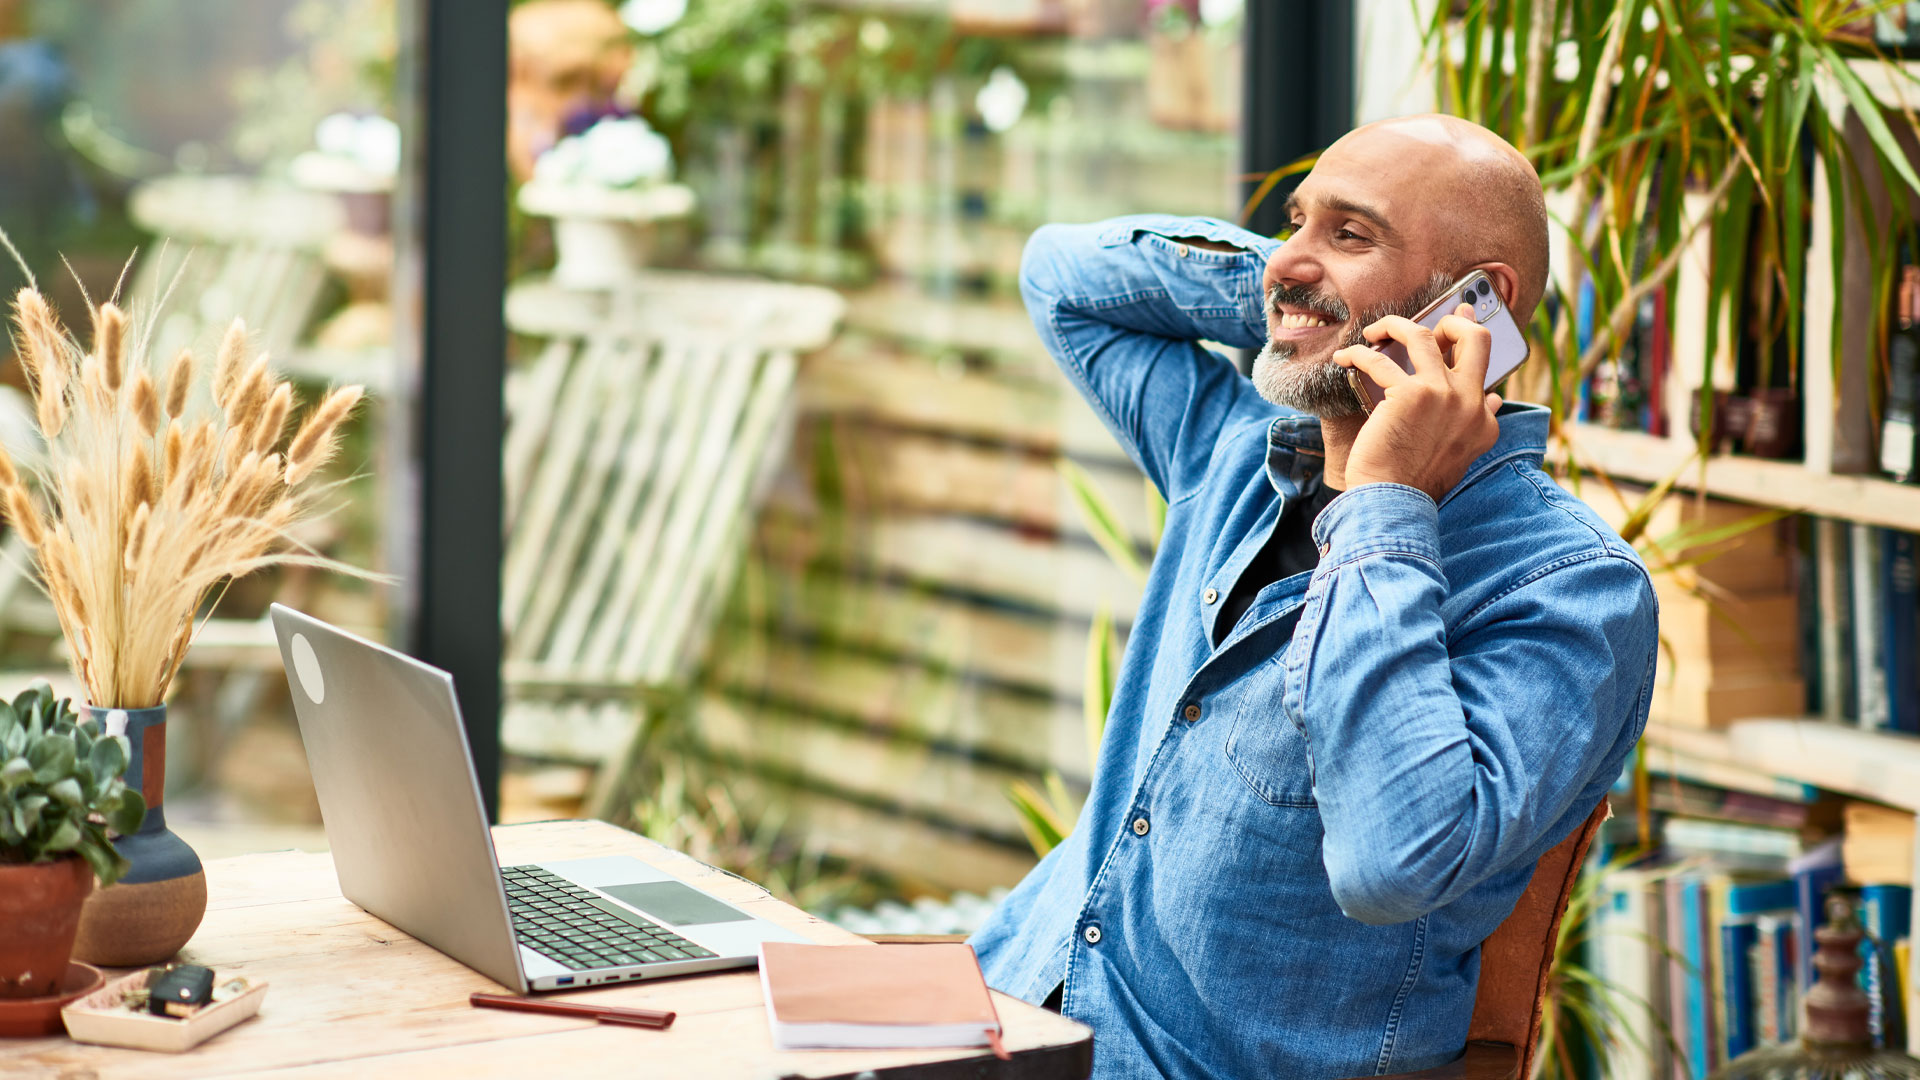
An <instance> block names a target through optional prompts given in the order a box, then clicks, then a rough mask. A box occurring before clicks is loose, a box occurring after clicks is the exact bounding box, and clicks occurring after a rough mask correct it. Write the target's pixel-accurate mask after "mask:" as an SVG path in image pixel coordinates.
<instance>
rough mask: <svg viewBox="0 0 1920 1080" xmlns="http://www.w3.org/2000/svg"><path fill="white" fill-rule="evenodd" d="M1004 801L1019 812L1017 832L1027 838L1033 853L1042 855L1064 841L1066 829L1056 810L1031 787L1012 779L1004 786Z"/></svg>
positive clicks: (1044, 797) (1022, 781) (1067, 826)
mask: <svg viewBox="0 0 1920 1080" xmlns="http://www.w3.org/2000/svg"><path fill="white" fill-rule="evenodd" d="M1007 800H1008V801H1009V802H1011V803H1013V808H1014V809H1015V810H1017V811H1019V813H1020V831H1021V832H1023V833H1025V834H1026V836H1027V843H1028V844H1030V845H1032V847H1033V853H1034V854H1036V855H1040V856H1045V855H1046V853H1047V852H1049V851H1052V850H1053V849H1054V848H1056V847H1059V846H1060V841H1062V840H1064V839H1066V837H1067V831H1068V830H1069V828H1071V826H1069V825H1068V824H1067V823H1066V821H1065V820H1064V819H1063V817H1062V814H1061V811H1060V809H1059V808H1057V807H1055V806H1053V805H1052V804H1051V803H1049V802H1048V801H1047V798H1046V796H1044V795H1042V794H1040V792H1039V790H1038V789H1036V788H1035V787H1034V786H1033V785H1032V784H1030V783H1028V782H1027V781H1025V780H1015V781H1014V782H1013V783H1011V784H1008V785H1007Z"/></svg>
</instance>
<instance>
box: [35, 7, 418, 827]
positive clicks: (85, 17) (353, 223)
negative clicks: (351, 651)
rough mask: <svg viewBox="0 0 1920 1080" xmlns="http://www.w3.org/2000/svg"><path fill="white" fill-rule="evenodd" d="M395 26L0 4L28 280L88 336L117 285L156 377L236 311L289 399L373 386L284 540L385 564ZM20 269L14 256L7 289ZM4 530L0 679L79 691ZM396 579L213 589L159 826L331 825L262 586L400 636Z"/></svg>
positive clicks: (196, 407) (303, 16) (139, 354)
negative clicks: (340, 386)
mask: <svg viewBox="0 0 1920 1080" xmlns="http://www.w3.org/2000/svg"><path fill="white" fill-rule="evenodd" d="M399 37H400V35H399V32H398V22H397V15H396V11H395V3H394V0H201V2H196V3H192V4H180V3H175V2H171V0H112V2H108V0H0V228H4V229H5V230H6V233H7V235H8V236H9V237H10V238H11V239H12V241H13V244H14V245H15V246H16V247H17V248H18V251H19V254H20V257H21V259H22V260H23V261H24V262H25V264H26V266H27V267H29V268H30V269H31V272H32V274H33V276H34V278H35V279H36V281H37V283H38V285H39V288H40V290H41V291H42V292H43V293H44V295H45V296H46V298H47V299H48V301H49V302H50V303H51V304H52V306H53V308H54V309H55V311H56V312H57V313H58V315H59V316H60V317H61V318H62V319H63V320H64V322H65V323H66V324H68V325H69V326H70V327H71V329H72V330H73V332H74V333H75V334H76V335H77V336H78V337H79V339H80V340H81V341H83V342H85V341H88V340H89V339H90V335H91V318H90V316H89V301H91V302H93V303H99V302H101V301H104V300H107V299H109V298H117V300H118V302H119V304H120V305H121V306H122V307H124V308H125V309H127V310H128V311H129V312H130V313H131V315H132V317H133V327H134V333H133V335H132V338H131V340H132V341H133V342H134V343H135V349H134V351H133V357H134V359H135V360H136V361H140V362H144V363H146V364H147V365H148V366H149V367H150V368H151V369H152V370H153V372H154V374H155V376H156V377H157V378H158V377H160V376H161V373H162V372H164V371H165V370H166V368H167V365H168V363H169V362H170V361H171V360H172V359H173V357H174V356H175V355H176V354H177V352H178V351H179V350H180V349H182V348H188V349H191V350H192V352H193V354H194V355H195V357H196V358H197V359H198V361H199V365H200V367H199V370H200V371H201V372H202V373H203V379H204V377H205V375H204V373H206V372H208V371H210V370H211V368H212V366H213V363H214V358H215V355H216V353H217V351H218V348H219V345H220V343H221V341H222V338H223V336H224V334H225V332H226V331H227V329H228V327H229V325H230V323H231V321H232V320H233V319H235V318H239V319H243V320H244V321H245V324H246V327H247V351H248V354H249V356H250V357H251V356H253V355H258V354H260V353H266V354H268V355H270V357H271V360H270V364H271V370H272V371H273V372H274V373H275V375H276V376H277V377H279V378H283V379H288V380H291V382H292V384H293V387H294V388H295V390H296V397H297V400H299V401H301V402H311V401H313V400H316V399H317V398H318V397H319V396H320V395H321V394H323V393H324V392H325V391H326V389H327V387H328V386H329V385H331V384H336V383H360V384H364V385H366V387H367V389H368V396H367V398H366V400H365V402H364V403H363V404H362V405H361V406H360V408H359V410H358V411H357V412H356V414H355V416H354V418H353V419H352V420H351V421H350V422H349V425H348V427H347V429H346V438H345V442H344V444H343V447H342V452H341V453H340V454H339V455H338V456H337V458H336V459H335V461H334V463H333V464H332V465H331V466H329V467H328V470H327V471H326V472H325V473H324V474H323V477H322V483H323V484H324V485H327V487H326V493H325V494H324V495H323V496H322V497H321V499H320V503H321V504H322V506H323V507H325V508H327V509H329V510H330V512H329V513H326V514H325V515H324V516H322V517H320V518H319V519H317V520H316V521H314V522H313V523H312V524H310V525H308V526H303V527H301V528H300V529H297V530H296V531H295V533H294V535H293V536H291V537H290V538H289V542H290V543H297V544H300V545H304V546H306V547H308V548H310V549H311V550H312V551H313V552H315V553H318V554H320V555H324V556H326V557H328V558H331V559H335V560H339V561H340V562H342V563H346V564H350V565H351V566H354V567H357V568H361V569H364V570H368V571H372V572H374V573H379V572H381V571H383V570H384V569H386V567H387V565H388V561H389V560H388V555H387V548H388V544H389V541H390V538H391V535H392V532H393V530H394V528H395V519H394V514H393V512H392V501H391V499H390V497H389V493H388V491H387V489H386V487H385V482H384V480H383V476H385V475H389V474H390V473H391V469H390V468H388V466H390V465H391V464H392V463H393V459H394V456H395V452H396V447H394V446H393V445H391V443H390V440H389V439H388V438H386V436H385V429H384V426H383V425H384V424H385V423H386V421H387V419H388V417H389V415H390V408H389V396H390V392H391V389H392V383H393V381H394V380H393V379H392V367H391V357H392V355H393V349H392V343H393V341H394V339H395V331H394V313H393V305H392V304H391V303H390V302H389V296H390V282H391V265H392V261H393V260H392V242H391V238H390V228H389V221H390V215H389V212H388V207H389V205H390V197H391V193H392V191H393V188H394V178H395V174H396V171H397V169H398V166H399V161H400V156H401V132H400V129H399V128H398V127H397V126H396V124H395V123H394V120H393V115H394V109H393V101H394V72H395V70H396V61H397V57H398V41H399ZM23 284H25V275H24V273H23V272H22V270H21V268H20V267H19V266H17V265H16V264H15V262H14V260H13V259H12V258H5V257H0V289H4V290H5V294H6V297H7V299H8V300H9V301H11V300H12V298H13V296H14V294H15V292H16V290H17V289H19V288H20V287H21V286H22V285H23ZM9 306H11V305H10V304H9ZM0 357H4V358H5V359H6V360H7V361H8V362H6V363H5V364H4V365H0V384H4V385H0V416H4V418H5V419H4V421H0V441H4V442H5V444H6V447H7V449H8V450H9V451H10V453H11V455H12V456H13V457H14V458H15V460H17V461H20V462H22V463H24V464H27V465H29V466H31V465H32V464H34V463H35V462H37V461H40V460H43V459H42V457H41V450H40V442H39V436H38V435H37V433H36V431H35V429H34V424H33V420H32V417H33V409H32V407H31V405H30V404H29V399H28V396H27V393H26V391H27V386H26V382H25V380H24V378H23V375H22V369H21V366H20V364H18V363H15V362H12V360H13V358H12V356H11V342H10V340H9V338H5V337H0ZM202 392H204V391H202ZM209 408H211V405H210V403H207V402H204V401H195V402H192V403H190V404H189V407H188V410H187V416H188V418H189V419H191V418H192V417H194V416H197V415H202V414H203V410H205V409H209ZM299 415H301V414H300V412H299V411H298V408H297V407H296V410H295V412H294V416H295V417H296V418H297V417H298V416H299ZM4 542H5V544H6V545H7V547H6V554H7V556H8V557H7V559H6V560H5V562H4V563H0V575H4V577H5V580H6V583H5V585H3V586H0V592H3V593H4V597H5V599H4V602H0V664H3V665H4V668H5V670H6V675H5V677H4V681H5V686H4V690H5V692H6V693H7V694H8V695H9V696H11V694H12V693H13V692H14V691H15V690H17V689H18V688H19V686H20V685H22V684H24V683H25V682H26V681H27V680H28V679H30V678H32V677H35V676H42V675H44V676H49V677H51V678H52V679H53V681H54V682H55V684H56V685H57V686H58V687H60V688H61V689H62V691H63V692H65V693H69V694H72V695H73V696H74V697H75V698H76V699H77V700H83V699H84V698H85V695H84V693H82V692H81V690H80V688H79V686H78V684H77V683H76V682H75V680H73V679H72V678H71V676H69V675H67V674H66V669H67V666H68V656H69V650H68V649H67V648H66V646H65V645H64V644H63V642H62V640H61V635H60V633H59V628H58V626H57V624H56V623H55V622H54V620H53V614H54V613H53V609H52V607H51V606H50V605H49V604H48V603H47V602H46V600H45V599H44V597H43V596H42V595H41V594H40V592H39V590H38V587H37V585H36V583H35V580H34V578H33V576H32V574H31V570H30V564H29V561H28V560H27V559H26V558H24V555H25V550H24V548H23V547H22V546H21V545H20V543H19V541H18V540H17V539H16V538H14V537H12V536H9V537H7V538H6V540H5V541H4ZM393 597H394V590H393V589H392V588H391V587H389V586H386V585H384V584H380V583H376V582H372V581H368V580H365V579H363V578H356V577H354V576H351V575H343V574H339V573H332V572H328V571H326V570H322V569H315V568H304V567H300V568H277V569H268V570H264V571H261V572H258V573H255V574H252V575H249V576H246V577H243V578H240V579H238V580H236V581H234V582H233V583H232V585H231V587H229V588H226V589H224V590H223V591H222V593H221V595H220V596H219V603H218V605H217V607H215V608H214V609H212V610H211V614H212V616H213V618H212V620H211V621H210V622H207V623H205V624H204V625H203V626H202V627H201V628H200V630H199V633H198V637H197V640H196V644H195V645H194V647H193V648H192V649H191V650H190V651H189V653H188V659H187V661H186V664H185V667H184V668H183V670H182V671H181V673H180V675H179V677H178V679H177V680H176V682H175V687H174V694H173V696H172V699H171V720H170V723H169V728H170V738H169V740H168V750H167V758H168V765H169V769H168V790H169V798H168V800H167V804H168V811H169V818H170V822H171V824H172V825H173V826H174V827H175V828H176V829H177V830H178V831H180V832H181V833H183V834H184V835H186V836H187V838H188V839H189V840H190V841H191V842H192V843H194V844H195V845H196V846H197V847H199V848H200V850H201V853H202V854H203V855H206V856H209V857H211V856H217V855H220V854H225V853H230V852H233V851H236V850H252V849H259V848H262V847H275V846H289V845H295V846H303V847H317V846H322V845H324V837H323V836H322V834H321V832H320V829H319V817H318V812H317V808H316V807H315V805H314V800H313V794H312V788H311V784H310V782H309V781H308V779H307V776H306V764H305V756H304V754H303V753H302V750H301V745H300V741H299V735H298V732H297V731H296V729H295V726H294V724H293V720H292V714H291V710H290V707H289V705H288V701H287V684H286V681H285V679H284V677H283V676H282V675H281V672H280V657H279V654H278V650H277V649H276V648H275V647H274V645H273V641H272V638H271V635H270V634H269V633H266V632H265V630H266V628H265V626H264V624H263V623H262V622H261V621H260V616H261V615H262V614H263V612H264V611H265V608H266V605H267V604H268V603H269V602H270V601H272V600H274V599H282V600H285V601H286V602H288V603H292V604H297V605H298V606H300V607H302V608H304V609H306V610H309V611H312V612H314V613H315V614H317V615H320V616H322V617H324V618H327V619H329V620H331V621H333V622H336V623H339V624H341V625H343V626H347V627H350V628H353V629H355V630H358V631H360V632H363V633H367V634H369V635H371V636H373V637H375V638H386V637H388V636H389V635H388V630H387V627H388V621H389V618H390V614H391V612H392V610H393V607H394V604H393Z"/></svg>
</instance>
